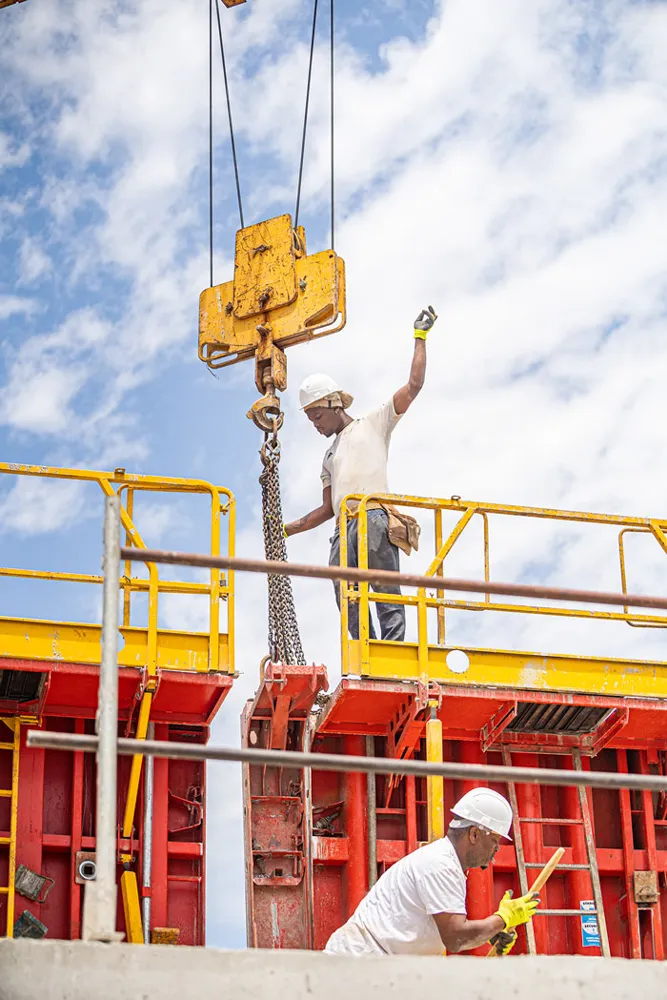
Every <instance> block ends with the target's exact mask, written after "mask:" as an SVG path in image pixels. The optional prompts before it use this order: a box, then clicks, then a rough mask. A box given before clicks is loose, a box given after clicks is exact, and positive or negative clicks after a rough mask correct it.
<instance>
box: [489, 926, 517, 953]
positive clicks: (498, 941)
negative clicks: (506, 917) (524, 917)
mask: <svg viewBox="0 0 667 1000" xmlns="http://www.w3.org/2000/svg"><path fill="white" fill-rule="evenodd" d="M516 939H517V933H516V931H498V933H497V934H494V935H493V937H492V938H491V940H490V941H489V944H492V945H495V949H496V954H498V955H509V953H510V952H511V950H512V948H513V947H514V945H515V944H516Z"/></svg>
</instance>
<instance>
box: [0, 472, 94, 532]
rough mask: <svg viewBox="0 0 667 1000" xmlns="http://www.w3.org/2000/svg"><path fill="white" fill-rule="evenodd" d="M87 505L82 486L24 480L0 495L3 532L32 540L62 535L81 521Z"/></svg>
mask: <svg viewBox="0 0 667 1000" xmlns="http://www.w3.org/2000/svg"><path fill="white" fill-rule="evenodd" d="M3 478H4V477H3ZM2 485H3V486H4V483H3V484H2ZM83 502H84V488H83V486H82V485H81V483H77V482H71V481H69V482H68V481H64V480H49V479H37V478H34V479H33V478H31V477H28V476H26V477H23V476H21V477H19V478H17V479H16V481H15V482H14V485H13V486H11V487H10V488H9V489H8V490H4V491H3V492H2V493H1V494H0V532H2V533H3V534H7V533H10V532H11V533H18V534H19V535H28V536H30V535H46V534H48V533H49V532H55V531H61V530H63V529H65V528H67V527H68V526H70V525H71V524H73V523H74V522H75V521H78V520H79V519H80V517H81V514H82V511H83Z"/></svg>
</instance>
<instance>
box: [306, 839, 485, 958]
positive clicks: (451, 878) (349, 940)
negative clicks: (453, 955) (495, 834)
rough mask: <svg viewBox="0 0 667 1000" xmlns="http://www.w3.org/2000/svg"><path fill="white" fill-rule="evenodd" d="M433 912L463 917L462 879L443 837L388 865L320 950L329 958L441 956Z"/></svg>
mask: <svg viewBox="0 0 667 1000" xmlns="http://www.w3.org/2000/svg"><path fill="white" fill-rule="evenodd" d="M434 913H462V914H463V915H464V916H465V913H466V876H465V872H464V871H463V869H462V867H461V862H460V861H459V858H458V855H457V853H456V851H455V850H454V846H453V844H452V842H451V840H449V838H448V837H443V839H442V840H435V841H433V843H432V844H427V845H426V846H425V847H420V848H419V849H418V850H417V851H413V852H412V854H408V855H407V856H406V857H404V858H401V860H400V861H397V862H396V864H395V865H392V867H391V868H389V869H388V871H386V872H385V873H384V875H382V876H381V877H380V878H379V879H378V881H377V882H376V883H375V885H374V886H373V888H372V889H371V891H370V892H369V893H368V895H367V896H366V897H365V898H364V899H362V901H361V903H360V904H359V906H358V907H357V909H356V910H355V911H354V913H353V914H352V916H351V917H350V919H349V920H348V922H347V923H346V924H344V925H343V926H342V927H341V928H339V929H338V930H337V931H336V932H335V933H334V934H332V936H331V937H330V938H329V941H328V943H327V946H326V949H325V950H326V951H327V952H328V953H329V954H333V955H364V954H367V955H368V954H372V955H382V954H389V955H442V953H443V951H444V948H443V944H442V940H441V939H440V934H439V933H438V928H437V926H436V923H435V920H434V919H433V914H434Z"/></svg>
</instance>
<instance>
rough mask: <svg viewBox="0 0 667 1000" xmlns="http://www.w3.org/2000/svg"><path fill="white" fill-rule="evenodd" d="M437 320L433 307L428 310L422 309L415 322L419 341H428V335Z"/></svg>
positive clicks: (416, 335)
mask: <svg viewBox="0 0 667 1000" xmlns="http://www.w3.org/2000/svg"><path fill="white" fill-rule="evenodd" d="M437 318H438V317H437V316H436V314H435V309H434V308H433V306H429V307H428V309H422V311H421V312H420V314H419V316H417V319H416V320H415V337H416V338H417V340H426V334H427V333H428V331H429V330H430V329H431V327H432V326H433V324H434V323H435V321H436V319H437Z"/></svg>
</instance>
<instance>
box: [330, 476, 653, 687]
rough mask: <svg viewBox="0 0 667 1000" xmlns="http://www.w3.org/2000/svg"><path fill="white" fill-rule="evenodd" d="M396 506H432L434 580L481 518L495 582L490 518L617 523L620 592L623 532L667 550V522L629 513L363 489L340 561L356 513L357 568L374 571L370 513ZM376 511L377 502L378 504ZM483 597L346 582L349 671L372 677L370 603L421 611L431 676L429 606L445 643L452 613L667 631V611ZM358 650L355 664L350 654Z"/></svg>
mask: <svg viewBox="0 0 667 1000" xmlns="http://www.w3.org/2000/svg"><path fill="white" fill-rule="evenodd" d="M377 503H383V504H390V505H393V506H394V507H397V508H399V509H401V508H409V509H413V510H415V511H416V512H418V511H428V512H430V513H431V515H432V517H433V544H432V550H431V555H430V556H427V558H428V559H429V563H428V566H427V568H426V569H423V570H421V571H420V572H422V573H423V574H424V575H426V576H429V577H433V578H434V579H435V578H436V577H438V576H443V574H444V564H445V560H446V559H447V557H448V556H449V554H450V553H451V552H452V550H453V549H454V547H455V545H456V543H457V542H458V541H459V539H460V538H461V537H462V535H463V534H464V533H465V531H466V529H467V528H468V526H469V525H470V524H471V523H472V522H473V521H475V519H477V520H478V521H479V520H481V522H482V533H483V543H482V554H483V560H484V580H485V582H490V580H491V569H490V565H491V554H490V525H489V518H490V516H492V515H493V516H498V515H500V516H505V517H509V518H517V517H520V518H532V519H536V520H537V519H540V520H549V521H554V522H561V523H580V524H588V525H607V526H615V527H618V529H619V533H618V553H619V569H620V582H621V593H623V594H628V589H627V567H626V558H625V549H624V536H625V535H626V534H627V533H629V532H632V533H641V534H645V535H648V536H649V537H651V538H653V539H654V540H655V542H656V544H657V545H658V546H659V548H660V550H661V551H662V552H663V553H665V554H667V519H665V520H661V519H657V518H640V517H624V516H622V515H616V514H596V513H588V512H584V511H570V510H557V509H551V508H542V507H518V506H512V505H504V504H493V503H483V502H479V501H472V500H463V499H461V498H460V497H451V498H449V499H444V498H437V497H416V496H408V495H404V494H369V495H366V496H362V495H361V494H356V495H350V496H347V497H345V498H344V500H343V501H342V504H341V512H340V560H341V565H342V566H346V565H347V558H348V546H347V526H348V523H349V521H350V519H352V518H356V519H357V520H358V566H359V568H361V569H367V568H368V510H369V504H377ZM371 509H372V507H371ZM450 512H455V513H458V514H459V515H460V516H459V518H458V521H457V522H456V524H455V525H454V527H453V528H452V530H451V531H450V532H449V534H446V533H445V530H444V519H443V515H444V514H446V513H450ZM482 596H483V599H481V600H461V599H455V598H451V597H448V596H446V595H444V594H440V595H438V594H436V593H430V592H428V590H427V589H426V588H417V590H416V593H403V594H401V595H400V596H399V595H394V594H383V593H380V592H377V591H371V589H370V585H369V583H368V582H360V583H358V584H357V585H352V584H350V583H345V582H344V583H342V584H341V631H342V669H343V674H344V675H345V674H348V673H354V674H361V675H364V674H370V673H371V672H372V671H371V669H370V665H371V640H370V606H371V603H372V602H375V603H380V602H384V603H390V604H403V605H405V606H412V607H416V609H417V646H418V661H419V670H418V673H419V674H420V675H421V676H422V677H423V678H425V677H426V676H427V675H428V672H429V671H428V659H429V639H428V622H427V611H428V610H429V609H435V611H436V617H437V640H436V645H437V646H438V647H445V645H446V612H447V610H459V611H476V612H480V611H493V612H507V613H515V614H523V615H545V616H556V617H567V618H585V619H602V620H605V621H624V622H626V623H627V624H628V625H632V626H634V627H648V628H667V614H640V613H637V612H636V611H631V610H630V608H629V606H627V605H626V606H625V607H623V608H622V609H620V610H610V609H609V610H606V609H605V610H602V609H600V608H596V607H594V606H593V607H570V606H562V605H561V606H553V605H542V604H533V603H526V604H522V603H516V602H511V601H508V600H494V599H493V596H492V594H490V593H486V594H484V595H482ZM352 602H356V603H357V604H358V607H359V639H358V640H349V639H348V622H349V609H350V605H351V603H352ZM352 650H354V663H352V657H351V651H352Z"/></svg>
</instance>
